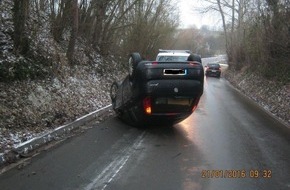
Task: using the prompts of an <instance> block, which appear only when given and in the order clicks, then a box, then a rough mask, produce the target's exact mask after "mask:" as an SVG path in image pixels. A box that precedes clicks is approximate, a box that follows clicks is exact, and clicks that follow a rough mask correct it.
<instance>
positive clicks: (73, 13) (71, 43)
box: [66, 0, 79, 63]
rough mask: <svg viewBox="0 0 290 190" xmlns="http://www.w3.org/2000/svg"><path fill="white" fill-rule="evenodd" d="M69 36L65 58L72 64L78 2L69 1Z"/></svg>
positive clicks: (75, 0) (76, 0)
mask: <svg viewBox="0 0 290 190" xmlns="http://www.w3.org/2000/svg"><path fill="white" fill-rule="evenodd" d="M71 18H72V19H71V20H70V22H71V36H70V40H69V45H68V49H67V52H66V56H67V58H68V60H69V62H70V63H72V62H73V55H74V49H75V43H76V40H77V36H78V23H79V22H78V18H79V14H78V0H73V1H71Z"/></svg>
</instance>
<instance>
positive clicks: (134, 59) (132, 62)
mask: <svg viewBox="0 0 290 190" xmlns="http://www.w3.org/2000/svg"><path fill="white" fill-rule="evenodd" d="M141 60H142V58H141V56H140V54H139V53H137V52H134V53H132V54H131V55H130V56H129V60H128V72H129V78H130V80H132V79H133V78H134V74H135V70H136V68H137V65H138V63H139V62H140V61H141Z"/></svg>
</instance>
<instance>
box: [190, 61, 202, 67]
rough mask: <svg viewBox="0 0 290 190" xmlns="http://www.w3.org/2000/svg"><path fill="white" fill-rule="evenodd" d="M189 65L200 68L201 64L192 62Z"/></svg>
mask: <svg viewBox="0 0 290 190" xmlns="http://www.w3.org/2000/svg"><path fill="white" fill-rule="evenodd" d="M189 65H191V66H199V65H200V63H199V62H196V61H191V62H189Z"/></svg>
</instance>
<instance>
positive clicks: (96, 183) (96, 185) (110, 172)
mask: <svg viewBox="0 0 290 190" xmlns="http://www.w3.org/2000/svg"><path fill="white" fill-rule="evenodd" d="M144 136H145V132H143V133H141V134H140V135H139V136H138V137H137V138H136V139H135V140H134V142H133V144H131V145H128V146H125V147H124V148H123V149H121V150H119V151H118V153H117V156H116V157H115V159H113V161H112V162H110V163H109V164H108V165H107V166H106V167H105V168H104V169H103V171H102V172H101V173H99V174H98V175H97V176H96V177H95V178H94V179H93V181H92V182H91V183H90V184H88V185H87V186H86V187H85V188H84V189H85V190H92V189H94V190H96V189H100V190H104V189H105V188H106V187H107V186H108V185H109V184H110V183H111V182H112V181H113V180H114V178H115V177H116V175H117V174H118V173H119V172H120V171H121V169H122V168H123V167H124V166H125V164H126V163H127V161H128V160H129V158H130V157H131V155H132V154H133V153H134V152H135V151H136V150H138V149H139V148H140V146H141V144H142V142H143V140H144Z"/></svg>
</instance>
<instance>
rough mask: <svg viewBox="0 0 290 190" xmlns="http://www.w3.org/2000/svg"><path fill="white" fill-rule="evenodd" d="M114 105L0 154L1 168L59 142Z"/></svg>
mask: <svg viewBox="0 0 290 190" xmlns="http://www.w3.org/2000/svg"><path fill="white" fill-rule="evenodd" d="M111 107H112V105H111V104H110V105H107V106H105V107H102V108H100V109H98V110H96V111H93V112H91V113H89V114H87V115H84V116H82V117H80V118H78V119H76V120H75V121H73V122H71V123H68V124H65V125H62V126H60V127H58V128H56V129H54V130H53V131H50V132H48V133H46V134H44V135H41V136H39V137H35V138H32V139H30V140H28V141H26V142H23V143H21V144H19V145H18V146H17V147H14V149H13V150H10V151H9V152H7V153H0V166H2V165H4V164H5V163H6V162H9V161H11V160H13V161H15V160H18V159H19V158H20V157H21V155H25V154H27V153H29V152H31V151H32V150H35V149H36V148H38V147H40V146H42V145H44V144H46V143H48V142H50V141H53V140H57V138H58V137H60V136H61V135H63V134H65V133H69V132H70V131H71V130H73V129H76V128H78V127H80V126H81V125H83V124H85V123H87V122H89V121H91V120H93V119H95V118H97V117H99V116H101V115H103V114H104V113H105V112H107V111H108V110H110V109H111Z"/></svg>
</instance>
